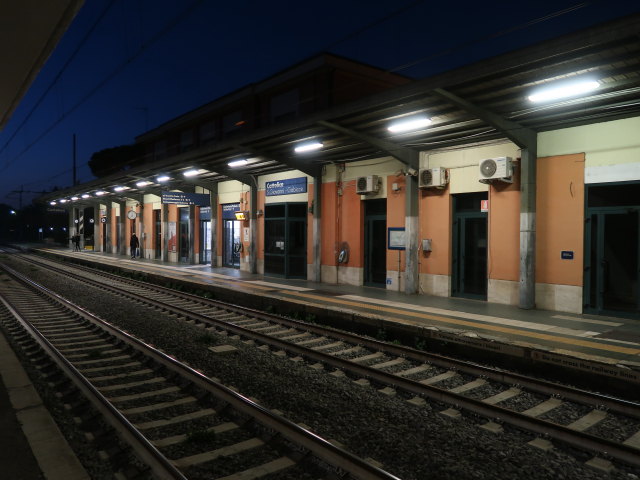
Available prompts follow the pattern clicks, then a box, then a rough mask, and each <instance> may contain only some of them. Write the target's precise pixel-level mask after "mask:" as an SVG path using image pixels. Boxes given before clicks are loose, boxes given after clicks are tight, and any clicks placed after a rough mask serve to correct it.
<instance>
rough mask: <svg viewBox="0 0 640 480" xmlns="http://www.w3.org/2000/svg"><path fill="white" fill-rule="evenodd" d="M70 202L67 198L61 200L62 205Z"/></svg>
mask: <svg viewBox="0 0 640 480" xmlns="http://www.w3.org/2000/svg"><path fill="white" fill-rule="evenodd" d="M68 201H69V200H67V199H66V198H63V199H62V200H60V203H67V202H68Z"/></svg>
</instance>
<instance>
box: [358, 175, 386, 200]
mask: <svg viewBox="0 0 640 480" xmlns="http://www.w3.org/2000/svg"><path fill="white" fill-rule="evenodd" d="M379 189H380V178H378V176H377V175H367V176H366V177H358V178H357V179H356V193H359V194H361V195H364V194H367V193H377V192H378V190H379Z"/></svg>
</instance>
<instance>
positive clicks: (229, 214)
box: [222, 203, 240, 220]
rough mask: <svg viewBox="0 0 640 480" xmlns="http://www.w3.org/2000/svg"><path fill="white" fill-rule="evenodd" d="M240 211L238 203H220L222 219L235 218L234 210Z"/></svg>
mask: <svg viewBox="0 0 640 480" xmlns="http://www.w3.org/2000/svg"><path fill="white" fill-rule="evenodd" d="M239 211H240V204H239V203H223V204H222V219H223V220H235V219H236V212H239Z"/></svg>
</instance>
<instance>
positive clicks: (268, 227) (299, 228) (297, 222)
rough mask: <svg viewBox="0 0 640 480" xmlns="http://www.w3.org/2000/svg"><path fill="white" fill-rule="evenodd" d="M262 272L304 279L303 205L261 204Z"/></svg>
mask: <svg viewBox="0 0 640 480" xmlns="http://www.w3.org/2000/svg"><path fill="white" fill-rule="evenodd" d="M264 245H265V247H264V273H265V275H271V276H278V277H285V278H307V204H306V203H280V204H271V205H266V206H265V219H264Z"/></svg>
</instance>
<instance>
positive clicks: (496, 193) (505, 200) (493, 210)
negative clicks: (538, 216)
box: [487, 168, 520, 282]
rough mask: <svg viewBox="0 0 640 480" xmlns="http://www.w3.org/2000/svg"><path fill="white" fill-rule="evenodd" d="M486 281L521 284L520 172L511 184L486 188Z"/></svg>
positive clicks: (517, 172)
mask: <svg viewBox="0 0 640 480" xmlns="http://www.w3.org/2000/svg"><path fill="white" fill-rule="evenodd" d="M487 273H488V277H489V278H493V279H496V280H510V281H516V282H517V281H519V280H520V169H519V168H516V169H515V173H514V179H513V183H502V182H495V183H493V184H491V186H490V187H489V252H488V258H487Z"/></svg>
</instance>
